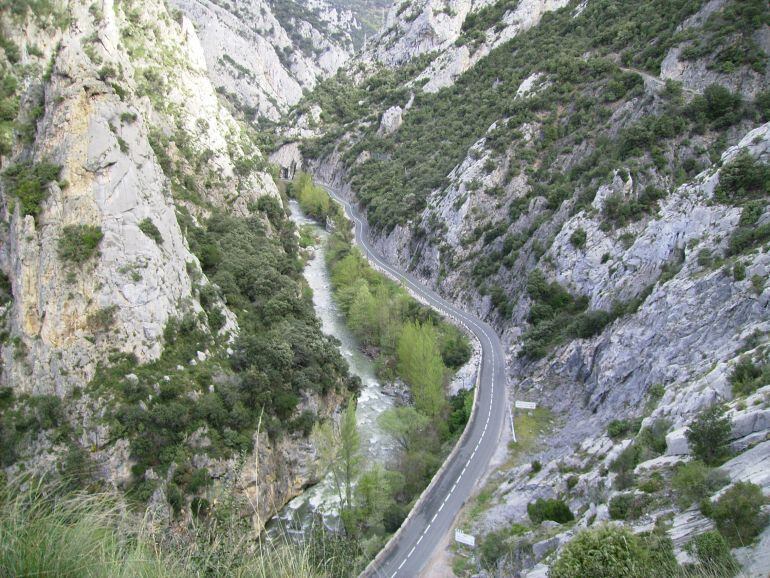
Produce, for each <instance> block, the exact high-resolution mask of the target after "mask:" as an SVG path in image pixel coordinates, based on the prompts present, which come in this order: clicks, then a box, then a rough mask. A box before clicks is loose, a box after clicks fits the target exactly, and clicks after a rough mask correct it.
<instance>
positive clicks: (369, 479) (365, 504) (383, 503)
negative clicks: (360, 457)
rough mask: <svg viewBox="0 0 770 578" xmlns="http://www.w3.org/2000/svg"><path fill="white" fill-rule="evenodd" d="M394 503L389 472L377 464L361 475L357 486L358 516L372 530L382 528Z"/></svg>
mask: <svg viewBox="0 0 770 578" xmlns="http://www.w3.org/2000/svg"><path fill="white" fill-rule="evenodd" d="M392 503H393V499H392V498H391V482H390V479H389V477H388V475H387V472H385V470H384V469H383V467H382V466H381V465H380V464H375V465H374V466H372V468H371V469H369V470H367V471H366V472H364V473H363V474H362V475H361V478H360V479H359V480H358V483H357V484H356V510H357V512H356V513H357V516H358V517H359V518H360V519H361V520H363V521H364V523H365V524H366V525H367V526H369V527H370V528H376V527H380V526H382V523H383V516H384V515H385V512H386V511H387V509H388V508H389V507H390V506H391V504H392Z"/></svg>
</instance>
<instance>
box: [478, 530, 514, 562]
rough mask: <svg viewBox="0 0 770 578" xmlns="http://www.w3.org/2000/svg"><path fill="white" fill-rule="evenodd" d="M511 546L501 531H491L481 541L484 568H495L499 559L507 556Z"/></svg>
mask: <svg viewBox="0 0 770 578" xmlns="http://www.w3.org/2000/svg"><path fill="white" fill-rule="evenodd" d="M508 550H509V547H508V546H507V545H506V543H505V539H504V537H503V536H502V534H501V533H500V532H490V533H489V534H487V535H486V536H484V540H483V541H482V542H481V564H482V565H483V566H484V568H487V569H489V570H494V568H495V567H496V566H497V562H498V560H500V558H502V557H503V556H505V554H506V552H507V551H508Z"/></svg>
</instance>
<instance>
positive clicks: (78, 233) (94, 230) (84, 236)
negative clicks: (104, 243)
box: [58, 225, 104, 265]
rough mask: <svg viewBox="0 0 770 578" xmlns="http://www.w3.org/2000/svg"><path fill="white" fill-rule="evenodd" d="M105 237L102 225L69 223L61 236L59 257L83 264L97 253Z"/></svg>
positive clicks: (76, 263)
mask: <svg viewBox="0 0 770 578" xmlns="http://www.w3.org/2000/svg"><path fill="white" fill-rule="evenodd" d="M103 237H104V233H102V229H101V227H97V226H94V225H67V226H66V227H64V229H63V230H62V236H61V237H60V238H59V247H58V253H59V258H60V259H61V260H62V261H68V262H69V263H73V264H75V265H82V264H83V263H85V262H86V261H88V259H90V258H91V257H93V256H94V254H96V252H97V249H98V247H99V243H100V242H101V240H102V238H103Z"/></svg>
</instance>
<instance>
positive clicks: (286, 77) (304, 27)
mask: <svg viewBox="0 0 770 578" xmlns="http://www.w3.org/2000/svg"><path fill="white" fill-rule="evenodd" d="M174 5H175V6H177V7H178V8H179V9H180V10H181V11H182V12H183V13H184V14H185V15H186V16H187V17H188V18H190V20H191V21H192V22H194V23H195V26H196V28H197V32H198V35H199V36H200V38H201V43H202V45H203V53H204V55H205V58H206V62H207V63H208V70H209V74H210V76H211V79H212V82H213V83H214V85H215V86H216V88H217V90H218V91H219V92H220V93H222V94H223V95H225V96H227V98H228V99H229V100H230V101H231V103H232V104H233V105H234V106H235V107H236V108H239V109H241V110H243V111H244V112H246V113H247V115H248V116H253V115H254V114H255V115H256V116H257V117H265V118H267V119H270V120H274V121H275V120H278V118H279V117H280V115H281V114H282V113H284V112H286V110H287V109H288V108H289V107H291V106H292V105H294V104H296V103H297V102H298V101H299V99H300V98H301V97H302V94H303V91H304V90H307V89H311V88H312V87H313V86H314V85H315V84H316V82H317V81H318V80H319V79H323V78H325V77H327V76H329V75H332V74H334V73H335V72H336V71H337V70H338V69H339V68H340V67H341V66H342V65H344V64H345V63H346V62H347V61H348V60H350V58H351V56H352V55H353V52H354V50H355V45H356V44H357V40H358V38H359V37H360V35H361V34H362V30H363V28H364V25H363V24H362V23H361V22H360V21H359V20H358V18H357V17H356V15H355V14H354V13H353V12H352V11H351V10H349V9H344V8H341V7H339V6H335V5H333V4H332V3H330V2H327V1H325V0H319V1H317V2H313V3H311V4H308V5H305V4H303V3H300V2H294V1H293V0H282V1H280V2H273V3H270V2H265V1H262V0H256V1H251V2H241V3H239V4H237V5H233V4H231V3H229V2H217V1H211V0H175V1H174Z"/></svg>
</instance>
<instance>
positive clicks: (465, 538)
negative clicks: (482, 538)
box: [455, 528, 476, 548]
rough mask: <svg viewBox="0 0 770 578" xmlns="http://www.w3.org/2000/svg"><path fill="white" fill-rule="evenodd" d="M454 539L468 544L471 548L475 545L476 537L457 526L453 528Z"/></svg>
mask: <svg viewBox="0 0 770 578" xmlns="http://www.w3.org/2000/svg"><path fill="white" fill-rule="evenodd" d="M455 541H456V542H459V543H460V544H465V545H466V546H470V547H471V548H475V547H476V537H475V536H471V535H470V534H466V533H465V532H463V531H462V530H460V529H459V528H457V529H455Z"/></svg>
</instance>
